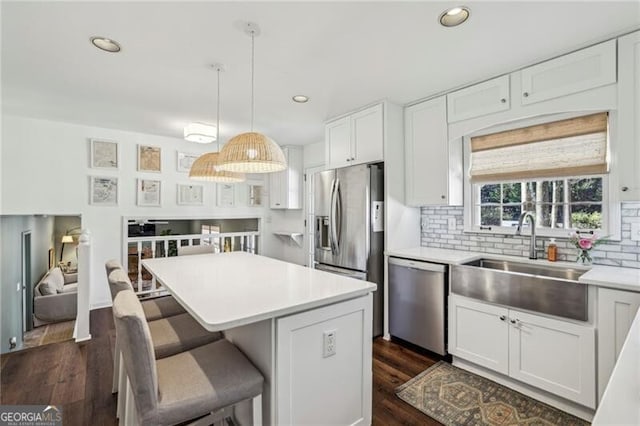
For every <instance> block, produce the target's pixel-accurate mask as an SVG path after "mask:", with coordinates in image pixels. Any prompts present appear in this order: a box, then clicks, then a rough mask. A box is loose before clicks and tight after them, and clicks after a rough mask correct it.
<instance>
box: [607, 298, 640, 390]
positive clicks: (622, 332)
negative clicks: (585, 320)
mask: <svg viewBox="0 0 640 426" xmlns="http://www.w3.org/2000/svg"><path fill="white" fill-rule="evenodd" d="M639 307H640V293H634V292H631V291H622V290H613V289H609V288H602V287H599V288H598V307H597V318H598V319H597V324H598V398H602V394H603V393H604V390H605V388H606V387H607V383H608V382H609V378H610V377H611V372H612V371H613V366H614V365H615V363H616V361H617V360H618V355H620V350H621V349H622V345H623V344H624V342H625V340H626V338H627V335H628V333H629V329H630V328H631V323H632V322H633V319H634V318H635V316H636V313H637V312H638V308H639Z"/></svg>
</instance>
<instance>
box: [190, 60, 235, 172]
mask: <svg viewBox="0 0 640 426" xmlns="http://www.w3.org/2000/svg"><path fill="white" fill-rule="evenodd" d="M213 68H214V69H215V70H216V71H217V74H218V98H217V101H216V102H217V110H216V125H215V127H214V126H210V127H213V128H214V129H215V133H214V136H213V137H214V140H216V141H218V152H207V153H204V154H202V155H201V156H200V157H198V158H196V161H194V162H193V164H192V165H191V169H190V170H189V179H192V180H199V181H208V182H225V183H236V182H243V181H244V180H245V176H244V174H243V173H234V172H228V171H225V170H221V169H220V167H219V166H218V162H219V159H220V153H219V151H220V72H222V70H223V67H222V65H219V64H215V65H214V66H213ZM192 124H198V123H192ZM185 133H186V129H185ZM185 139H186V134H185Z"/></svg>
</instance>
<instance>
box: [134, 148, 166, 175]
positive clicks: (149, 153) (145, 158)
mask: <svg viewBox="0 0 640 426" xmlns="http://www.w3.org/2000/svg"><path fill="white" fill-rule="evenodd" d="M161 153H162V150H161V149H160V147H157V146H148V145H138V171H139V172H157V173H160V171H161V167H162V166H161V164H162V161H161V159H162V156H161Z"/></svg>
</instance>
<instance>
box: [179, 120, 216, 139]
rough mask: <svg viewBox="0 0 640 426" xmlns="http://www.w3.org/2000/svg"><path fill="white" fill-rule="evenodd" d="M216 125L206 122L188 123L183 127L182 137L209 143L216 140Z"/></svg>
mask: <svg viewBox="0 0 640 426" xmlns="http://www.w3.org/2000/svg"><path fill="white" fill-rule="evenodd" d="M216 132H217V127H216V126H214V125H212V124H206V123H189V124H187V125H186V126H185V127H184V138H185V139H186V140H188V141H189V142H197V143H211V142H214V141H216V140H217V136H216V135H217V133H216Z"/></svg>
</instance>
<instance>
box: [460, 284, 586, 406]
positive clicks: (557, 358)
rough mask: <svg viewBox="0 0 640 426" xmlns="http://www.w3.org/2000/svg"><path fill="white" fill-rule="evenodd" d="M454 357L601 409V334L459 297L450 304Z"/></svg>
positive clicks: (574, 324) (575, 325) (564, 322)
mask: <svg viewBox="0 0 640 426" xmlns="http://www.w3.org/2000/svg"><path fill="white" fill-rule="evenodd" d="M449 300H450V311H449V312H450V318H449V352H450V353H451V354H453V355H455V356H456V357H459V358H462V359H465V360H467V361H470V362H473V363H475V364H478V365H480V366H483V367H486V368H489V369H491V370H494V371H497V372H499V373H502V374H505V375H508V376H509V377H512V378H514V379H516V380H519V381H521V382H523V383H527V384H529V385H531V386H535V387H537V388H539V389H543V390H545V391H548V392H550V393H553V394H555V395H558V396H561V397H563V398H566V399H568V400H571V401H574V402H577V403H579V404H581V405H584V406H586V407H590V408H595V393H596V392H595V390H596V389H595V387H596V382H595V329H594V328H593V327H589V326H583V325H579V324H576V323H572V322H568V321H561V320H556V319H552V318H548V317H543V316H539V315H532V314H528V313H524V312H521V311H516V310H513V309H507V308H503V307H499V306H494V305H490V304H486V303H481V302H477V301H473V300H469V299H466V298H461V297H459V296H455V295H452V296H451V297H450V298H449Z"/></svg>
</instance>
